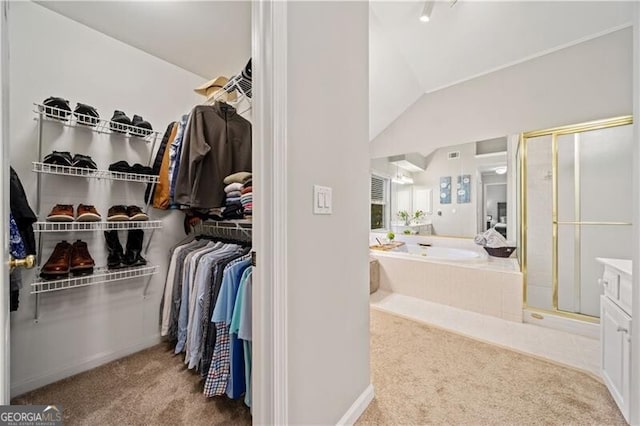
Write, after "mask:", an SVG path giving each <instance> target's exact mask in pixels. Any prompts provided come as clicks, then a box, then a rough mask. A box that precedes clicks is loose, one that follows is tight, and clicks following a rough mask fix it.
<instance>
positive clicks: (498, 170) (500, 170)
mask: <svg viewBox="0 0 640 426" xmlns="http://www.w3.org/2000/svg"><path fill="white" fill-rule="evenodd" d="M505 173H507V168H506V167H505V166H502V167H496V174H497V175H503V174H505Z"/></svg>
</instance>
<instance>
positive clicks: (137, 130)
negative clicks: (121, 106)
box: [110, 110, 153, 137]
mask: <svg viewBox="0 0 640 426" xmlns="http://www.w3.org/2000/svg"><path fill="white" fill-rule="evenodd" d="M110 127H111V130H112V131H114V132H117V133H127V132H129V134H130V135H131V136H140V137H145V136H149V135H150V134H151V133H153V127H151V123H149V122H148V121H145V120H144V118H142V117H141V116H139V115H135V114H134V115H133V120H131V119H130V118H129V117H127V115H126V114H125V113H124V112H122V111H118V110H115V111H114V112H113V117H111V123H110Z"/></svg>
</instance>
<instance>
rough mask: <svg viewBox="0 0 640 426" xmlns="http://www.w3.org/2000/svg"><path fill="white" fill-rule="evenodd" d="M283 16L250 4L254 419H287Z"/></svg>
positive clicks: (283, 10)
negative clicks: (255, 258) (252, 142)
mask: <svg viewBox="0 0 640 426" xmlns="http://www.w3.org/2000/svg"><path fill="white" fill-rule="evenodd" d="M287 22H288V21H287V2H284V1H276V0H267V1H260V2H253V3H252V40H253V43H252V44H253V48H252V61H253V69H254V74H253V82H254V86H253V94H254V100H253V103H252V105H253V107H252V108H253V110H252V116H253V120H254V122H253V140H254V144H253V174H254V182H253V186H254V190H256V189H257V190H256V192H255V198H254V199H253V201H254V213H255V215H254V219H253V229H254V232H253V248H254V250H255V251H256V255H257V266H256V269H255V272H254V275H253V277H254V278H253V279H254V285H253V311H254V315H253V353H254V357H253V360H254V367H253V370H252V375H253V394H254V396H253V421H254V424H265V425H270V424H278V425H280V424H288V423H289V422H288V416H289V392H288V386H289V377H288V368H289V367H288V351H289V342H288V315H287V308H288V290H287V288H288V262H287V252H288V246H287V244H288V238H289V237H288V226H289V225H288V220H287V209H288V196H287V185H288V174H287V161H288V159H287V152H288V142H287V126H288V124H287V113H288V109H287V108H288V107H287V67H288V59H287V58H288V57H287V37H288V29H287ZM255 141H257V142H255Z"/></svg>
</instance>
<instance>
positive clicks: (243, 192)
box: [240, 186, 253, 195]
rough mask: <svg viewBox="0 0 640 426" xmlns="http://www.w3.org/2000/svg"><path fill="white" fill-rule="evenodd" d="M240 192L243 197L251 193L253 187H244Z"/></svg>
mask: <svg viewBox="0 0 640 426" xmlns="http://www.w3.org/2000/svg"><path fill="white" fill-rule="evenodd" d="M240 192H241V193H242V194H243V195H244V194H247V193H250V192H253V187H252V186H245V187H244V188H243V189H242V191H240Z"/></svg>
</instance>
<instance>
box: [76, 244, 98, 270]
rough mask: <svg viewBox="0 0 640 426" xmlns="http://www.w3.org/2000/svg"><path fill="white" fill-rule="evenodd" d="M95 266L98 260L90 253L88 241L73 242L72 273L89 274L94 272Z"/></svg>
mask: <svg viewBox="0 0 640 426" xmlns="http://www.w3.org/2000/svg"><path fill="white" fill-rule="evenodd" d="M94 266H96V262H94V260H93V258H92V257H91V255H90V254H89V249H88V248H87V243H85V242H84V241H80V240H78V241H76V242H75V243H73V244H72V245H71V263H70V270H71V273H72V274H73V275H75V276H79V275H89V274H92V273H93V267H94Z"/></svg>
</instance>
